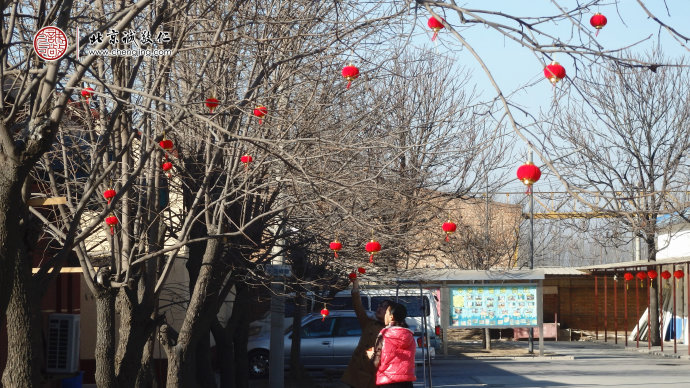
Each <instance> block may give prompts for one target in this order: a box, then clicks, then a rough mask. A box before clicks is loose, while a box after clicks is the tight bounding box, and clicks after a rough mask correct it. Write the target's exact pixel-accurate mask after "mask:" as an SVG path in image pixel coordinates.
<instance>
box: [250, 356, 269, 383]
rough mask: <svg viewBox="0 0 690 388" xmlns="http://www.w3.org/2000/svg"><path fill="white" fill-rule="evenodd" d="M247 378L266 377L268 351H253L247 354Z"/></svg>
mask: <svg viewBox="0 0 690 388" xmlns="http://www.w3.org/2000/svg"><path fill="white" fill-rule="evenodd" d="M249 376H251V377H267V376H268V351H266V350H253V351H251V352H249Z"/></svg>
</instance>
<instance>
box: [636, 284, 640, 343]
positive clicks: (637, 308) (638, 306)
mask: <svg viewBox="0 0 690 388" xmlns="http://www.w3.org/2000/svg"><path fill="white" fill-rule="evenodd" d="M640 287H642V285H640ZM635 317H636V318H637V334H636V335H635V342H636V344H635V347H638V348H639V347H640V289H639V288H638V287H637V282H635Z"/></svg>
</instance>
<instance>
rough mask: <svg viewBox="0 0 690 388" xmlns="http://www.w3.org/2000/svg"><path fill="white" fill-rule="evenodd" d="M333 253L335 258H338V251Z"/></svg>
mask: <svg viewBox="0 0 690 388" xmlns="http://www.w3.org/2000/svg"><path fill="white" fill-rule="evenodd" d="M333 254H334V255H335V258H336V259H337V258H338V252H337V251H333Z"/></svg>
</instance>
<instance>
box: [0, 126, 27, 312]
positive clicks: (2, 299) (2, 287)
mask: <svg viewBox="0 0 690 388" xmlns="http://www.w3.org/2000/svg"><path fill="white" fill-rule="evenodd" d="M0 129H1V130H4V128H0ZM0 162H1V163H2V168H0V321H2V318H3V317H4V316H5V312H6V311H7V305H8V303H9V300H10V295H12V286H13V284H14V273H15V259H16V258H17V251H18V250H19V247H20V246H21V243H22V241H23V232H22V230H23V228H22V227H21V225H22V224H21V220H22V217H21V215H22V212H21V210H20V209H21V206H18V204H22V197H21V192H22V190H21V189H22V182H23V180H22V179H21V178H20V177H19V173H18V172H17V169H16V167H15V166H12V165H10V164H11V162H10V161H9V160H7V159H5V160H0Z"/></svg>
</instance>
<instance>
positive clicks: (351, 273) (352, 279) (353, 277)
mask: <svg viewBox="0 0 690 388" xmlns="http://www.w3.org/2000/svg"><path fill="white" fill-rule="evenodd" d="M347 277H348V278H350V281H351V282H353V281H355V279H357V274H356V273H355V271H352V272H350V274H349V275H347Z"/></svg>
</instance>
